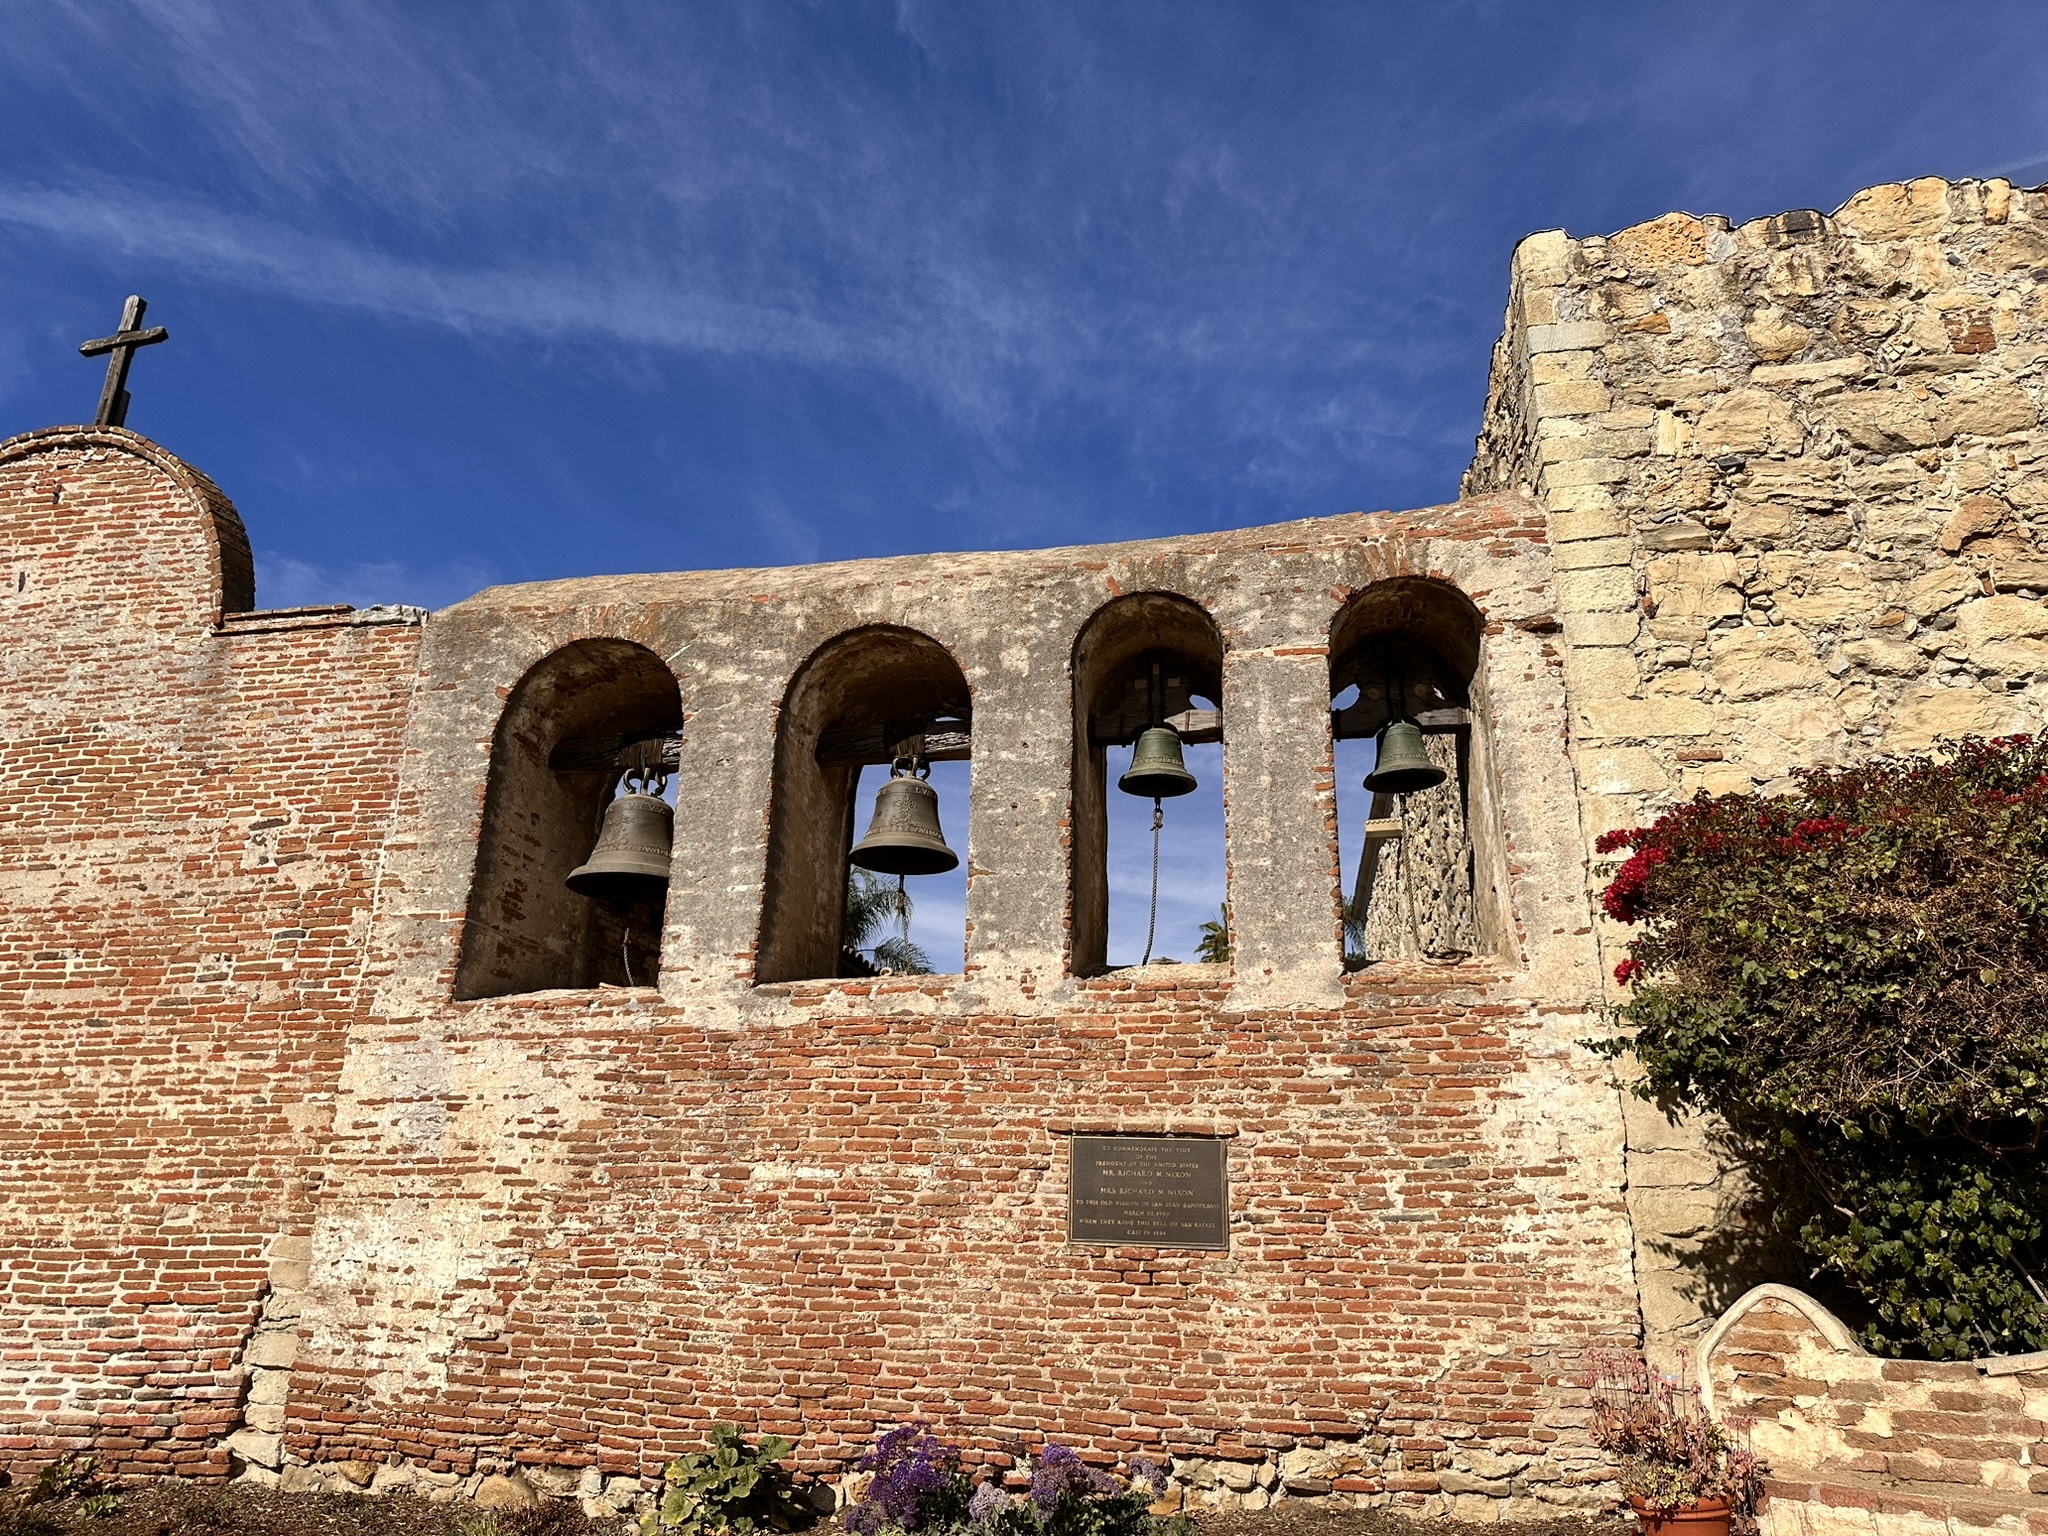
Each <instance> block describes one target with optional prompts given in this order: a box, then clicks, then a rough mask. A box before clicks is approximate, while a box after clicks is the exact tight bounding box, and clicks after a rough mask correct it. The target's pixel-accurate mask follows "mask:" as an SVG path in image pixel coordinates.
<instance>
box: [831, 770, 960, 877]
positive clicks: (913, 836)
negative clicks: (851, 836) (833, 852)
mask: <svg viewBox="0 0 2048 1536" xmlns="http://www.w3.org/2000/svg"><path fill="white" fill-rule="evenodd" d="M847 858H849V859H851V860H852V861H853V862H854V863H856V864H858V865H859V866H860V867H861V868H862V869H872V870H874V871H875V872H876V873H877V874H882V875H943V874H944V873H945V872H946V871H947V870H949V869H955V868H958V867H959V864H960V855H959V854H957V853H955V852H954V851H953V850H952V849H951V848H948V847H947V846H946V839H945V835H944V834H943V833H942V832H940V830H939V792H938V791H937V790H936V789H933V788H932V787H931V785H929V784H927V783H925V781H924V780H923V779H921V778H919V777H918V776H917V775H916V774H915V773H914V772H912V771H911V770H910V769H907V768H897V769H895V770H894V771H893V772H892V773H891V774H890V775H889V777H888V778H887V779H885V780H884V781H883V783H882V787H881V790H880V791H879V792H878V793H877V794H876V795H875V815H874V819H873V820H872V821H870V822H869V823H868V835H867V836H866V837H864V838H862V839H861V840H860V841H859V842H857V843H855V844H854V845H853V851H852V852H851V853H849V854H847Z"/></svg>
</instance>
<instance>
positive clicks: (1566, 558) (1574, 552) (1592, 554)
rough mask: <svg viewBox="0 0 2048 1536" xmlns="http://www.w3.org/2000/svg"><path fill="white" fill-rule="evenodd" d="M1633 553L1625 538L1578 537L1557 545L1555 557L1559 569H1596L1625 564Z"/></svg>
mask: <svg viewBox="0 0 2048 1536" xmlns="http://www.w3.org/2000/svg"><path fill="white" fill-rule="evenodd" d="M1633 553H1634V550H1633V547H1632V545H1631V543H1630V541H1629V540H1628V539H1627V538H1625V537H1624V538H1606V539H1578V540H1574V541H1573V542H1571V543H1569V544H1560V545H1558V546H1557V552H1556V555H1555V559H1556V561H1557V568H1558V569H1559V570H1561V571H1582V570H1597V569H1598V568H1600V567H1601V566H1608V565H1613V566H1626V565H1627V564H1628V563H1629V560H1630V557H1631V556H1632V554H1633Z"/></svg>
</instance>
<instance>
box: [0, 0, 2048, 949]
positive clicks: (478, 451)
mask: <svg viewBox="0 0 2048 1536" xmlns="http://www.w3.org/2000/svg"><path fill="white" fill-rule="evenodd" d="M4 19H5V25H4V27H0V65H4V68H5V73H6V79H7V81H8V86H7V89H6V91H5V92H0V434H6V433H12V432H14V431H18V430H25V429H28V428H32V427H38V426H44V425H49V424H53V423H57V422H65V421H76V420H79V419H81V418H82V417H85V416H89V415H90V413H91V410H92V407H93V405H94V403H95V401H96V399H97V395H98V389H99V374H100V369H99V365H98V364H97V363H94V362H88V361H85V360H83V359H81V358H79V357H78V355H77V353H76V350H75V348H76V346H77V343H78V342H79V341H80V340H82V339H84V338H86V337H88V336H96V335H100V334H103V333H105V332H107V331H109V330H111V329H113V327H114V322H115V321H116V319H117V318H118V315H119V309H120V301H121V298H122V296H123V295H124V294H126V293H129V292H140V293H142V294H144V295H146V296H147V297H148V298H149V300H150V303H151V311H150V319H151V320H152V321H153V322H160V323H162V324H165V325H168V326H169V327H170V328H171V331H172V340H171V342H170V343H169V345H167V346H164V347H158V348H154V349H152V350H150V351H148V352H146V353H144V354H143V355H142V356H141V358H140V359H139V360H138V361H137V363H136V367H135V374H134V378H133V381H132V385H131V387H132V389H133V391H134V395H135V402H136V403H135V407H134V411H133V414H132V415H131V418H130V425H131V426H133V427H135V428H136V429H137V430H139V431H142V432H145V433H148V434H149V435H150V436H152V437H155V438H157V439H158V440H159V441H161V442H163V443H164V444H166V445H167V446H169V447H170V448H171V449H173V450H174V451H175V452H177V453H179V454H181V455H183V456H184V457H186V458H188V459H190V460H191V461H192V462H194V463H195V464H197V465H199V466H200V467H201V468H203V469H205V470H206V471H207V472H208V473H209V474H211V475H212V476H214V478H215V479H217V480H218V481H219V482H220V483H221V485H222V486H223V488H224V489H225V490H226V491H227V492H228V494H229V495H230V496H231V497H233V498H234V500H235V501H236V503H237V505H238V506H239V507H240V508H241V510H242V513H243V516H244V518H245V519H246V521H247V522H248V525H249V529H250V534H251V537H252V540H253V542H254V544H255V547H256V550H257V590H258V599H259V601H261V602H263V603H265V604H266V605H272V604H277V605H281V604H289V603H300V602H313V601H324V600H343V601H351V602H356V603H371V602H380V601H386V602H389V601H397V602H413V603H421V604H424V605H427V606H430V607H433V606H440V605H443V604H446V603H448V602H451V601H454V600H455V599H457V598H460V597H462V596H464V595H466V594H467V593H468V592H470V591H472V590H474V589H475V588H477V587H479V586H481V585H484V584H487V583H490V582H494V581H520V580H527V579H540V578H547V577H554V576H563V575H578V574H588V573H602V572H608V571H622V570H661V569H687V568H694V567H706V566H726V565H736V564H756V563H785V562H791V561H802V560H810V559H826V558H839V557H846V556H857V555H875V554H891V553H898V552H903V551H915V550H929V549H958V548H975V547H1018V546H1030V545H1043V544H1057V543H1066V542H1081V541H1088V540H1095V539H1103V538H1128V537H1140V536H1144V535H1150V534H1166V533H1178V532H1185V531H1190V530H1199V529H1206V528H1216V527H1230V526H1239V525H1244V524H1250V523H1258V522H1265V521H1273V520H1277V519H1282V518H1290V517H1298V516H1304V515H1311V514H1317V513H1327V512H1338V511H1345V510H1350V509H1357V508H1364V509H1371V508H1375V507H1386V506H1392V507H1400V506H1412V505H1418V504H1425V503H1429V502H1433V501H1440V500H1444V499H1447V498H1449V497H1451V496H1452V495H1453V494H1454V492H1455V487H1456V483H1457V477H1458V473H1459V471H1460V470H1461V469H1462V468H1463V466H1464V464H1465V462H1466V461H1467V459H1468V457H1469V455H1470V451H1471V443H1472V437H1473V434H1474V432H1475V431H1476V430H1477V426H1478V420H1479V411H1480V406H1481V403H1482V398H1483V393H1484V387H1485V372H1486V361H1487V349H1488V347H1489V345H1490V343H1491V341H1492V339H1493V337H1494V336H1495V334H1496V333H1497V331H1498V327H1499V321H1500V312H1501V306H1502V302H1503V298H1504V288H1505V279H1506V270H1507V257H1508V253H1509V251H1510V249H1511V248H1512V247H1513V245H1514V242H1515V241H1516V240H1517V239H1519V238H1520V237H1521V236H1523V235H1525V234H1527V233H1529V232H1530V231H1532V230H1537V229H1545V228H1554V227H1563V228H1566V229H1569V230H1571V231H1572V232H1573V233H1576V234H1589V233H1597V232H1604V231H1607V230H1612V229H1615V228H1619V227H1621V226H1624V225H1627V224H1631V223H1634V222H1637V221H1639V220H1642V219H1646V218H1652V217H1655V216H1656V215H1658V214H1660V213H1663V212H1666V211H1667V210H1670V209H1674V208H1683V209H1688V210H1690V211H1693V212H1696V213H1711V212H1720V213H1726V214H1728V215H1730V216H1732V217H1734V218H1737V219H1744V218H1749V217H1753V216H1756V215H1759V214H1768V213H1775V212H1778V211H1781V210H1783V209H1785V208H1791V207H1806V206H1815V207H1821V208H1829V207H1832V206H1834V205H1835V204H1836V203H1838V202H1840V201H1841V200H1842V199H1843V198H1844V197H1846V196H1847V195H1848V194H1849V193H1851V192H1853V191H1854V190H1856V189H1857V188H1858V187H1861V186H1864V185H1867V184H1869V183H1872V182H1877V181H1884V180H1894V179H1899V178H1904V177H1909V176H1913V175H1919V174H1925V173H1939V174H1945V175H1952V176H1961V175H1984V174H1994V173H2002V174H2007V175H2011V176H2014V177H2015V178H2017V179H2021V180H2026V181H2039V180H2042V179H2048V8H2044V7H2043V6H2042V5H2041V4H2040V3H2039V0H2024V3H2010V4H1972V3H1969V0H1942V3H1940V4H1933V3H1928V0H1923V3H1919V4H1906V3H1885V0H1866V3H1848V0H1842V3H1806V4H1801V3H1798V0H1775V3H1770V4H1751V3H1740V0H1716V3H1711V4H1709V3H1679V0H1670V3H1665V4H1657V5H1645V4H1642V3H1640V0H1636V3H1628V4H1619V3H1596V0H1588V3H1571V0H1542V3H1538V0H1526V3H1512V4H1511V3H1467V4H1459V3H1435V4H1413V3H1408V4H1392V3H1351V4H1329V5H1314V4H1286V3H1273V0H1266V3H1244V4H1201V3H1196V0H1173V3H1156V4H1155V3H1143V0H1133V3H1118V4H1110V5H1104V4H1101V3H1100V0H1096V3H1090V4H1028V3H1016V4H1007V5H1000V6H998V5H972V4H960V3H953V4H935V3H934V4H926V3H921V0H905V3H900V4H893V5H891V4H862V3H857V0H833V3H817V4H808V5H806V4H775V3H772V0H758V3H749V4H745V5H718V6H708V5H690V4H679V3H674V0H663V3H655V0H645V3H639V4H633V3H626V0H621V3H616V4H608V5H577V4H559V5H549V4H541V3H537V0H532V3H522V4H500V5H489V4H483V3H477V4H463V5H459V6H458V5H453V4H447V3H420V0H414V3H409V4H371V3H358V4H342V3H338V0H323V3H320V4H294V3H291V0H261V3H255V0H250V3H241V4H209V3H200V0H153V3H145V4H124V3H122V0H74V3H63V0H14V3H13V4H11V5H8V6H7V7H6V13H5V18H4ZM1202 905H1205V906H1206V907H1208V908H1209V909H1213V905H1214V903H1213V902H1211V901H1207V900H1206V898H1205V900H1204V902H1203V903H1202ZM1192 910H1193V909H1191V911H1192ZM1204 915H1206V913H1205V914H1204ZM1174 943H1175V946H1176V949H1177V950H1178V951H1182V952H1184V951H1186V950H1187V949H1188V948H1189V947H1190V946H1191V944H1192V938H1191V936H1190V937H1184V938H1177V939H1176V940H1175V941H1174ZM1183 958H1185V954H1184V953H1183Z"/></svg>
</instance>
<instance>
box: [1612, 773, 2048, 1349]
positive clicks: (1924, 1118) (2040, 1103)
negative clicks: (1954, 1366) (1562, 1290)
mask: <svg viewBox="0 0 2048 1536" xmlns="http://www.w3.org/2000/svg"><path fill="white" fill-rule="evenodd" d="M1599 847H1600V850H1601V851H1602V852H1603V853H1610V854H1613V853H1621V852H1624V851H1625V852H1626V855H1627V856H1626V858H1625V859H1623V860H1622V862H1621V864H1620V866H1619V868H1617V869H1616V870H1615V872H1614V875H1613V878H1612V879H1611V881H1610V882H1609V884H1608V886H1607V888H1606V891H1605V892H1604V894H1603V898H1602V900H1603V903H1604V905H1605V907H1606V910H1607V912H1608V914H1609V915H1610V916H1612V917H1614V918H1617V919H1619V920H1620V921H1622V922H1624V923H1629V924H1632V925H1634V928H1635V932H1634V934H1633V936H1632V938H1631V940H1630V943H1629V947H1628V958H1627V959H1625V960H1624V961H1622V962H1621V964H1620V965H1619V966H1618V967H1616V970H1615V978H1616V980H1617V981H1619V982H1620V983H1622V984H1623V986H1624V987H1625V988H1626V989H1627V1001H1626V1003H1625V1004H1623V1005H1622V1007H1621V1008H1620V1010H1619V1020H1620V1023H1621V1024H1622V1026H1623V1028H1622V1030H1621V1032H1619V1033H1618V1034H1616V1035H1615V1036H1614V1037H1612V1038H1610V1039H1607V1040H1604V1041H1601V1042H1598V1043H1597V1044H1598V1047H1599V1048H1600V1049H1602V1050H1603V1051H1605V1052H1606V1053H1607V1054H1609V1055H1613V1056H1619V1055H1621V1054H1622V1053H1624V1052H1626V1051H1630V1050H1633V1052H1634V1053H1635V1057H1636V1060H1637V1062H1638V1063H1639V1064H1640V1067H1641V1070H1642V1080H1641V1083H1640V1086H1639V1090H1638V1091H1640V1092H1641V1093H1643V1094H1644V1095H1645V1096H1646V1097H1651V1098H1655V1099H1657V1100H1659V1101H1661V1102H1663V1103H1665V1104H1667V1105H1670V1106H1674V1107H1676V1106H1683V1107H1686V1108H1691V1109H1698V1110H1706V1111H1711V1112H1713V1113H1714V1114H1717V1115H1719V1116H1721V1117H1722V1118H1723V1119H1724V1120H1725V1121H1727V1123H1728V1124H1729V1125H1730V1126H1731V1127H1732V1128H1733V1130H1734V1131H1735V1132H1736V1133H1737V1135H1738V1136H1740V1137H1741V1138H1742V1140H1743V1141H1744V1144H1745V1145H1747V1146H1748V1147H1750V1148H1752V1149H1754V1155H1755V1156H1756V1157H1758V1158H1759V1160H1760V1162H1761V1164H1762V1165H1763V1166H1760V1168H1759V1172H1760V1173H1761V1174H1762V1175H1763V1176H1764V1181H1765V1184H1766V1187H1768V1188H1770V1189H1772V1190H1773V1191H1774V1192H1775V1193H1777V1195H1778V1196H1779V1199H1780V1202H1781V1203H1780V1204H1779V1206H1778V1209H1777V1212H1776V1216H1775V1219H1776V1220H1777V1221H1778V1222H1779V1223H1781V1224H1782V1225H1783V1226H1784V1228H1785V1229H1786V1230H1787V1231H1788V1232H1791V1233H1793V1234H1794V1235H1795V1236H1796V1238H1797V1240H1798V1242H1799V1244H1800V1245H1801V1247H1803V1248H1804V1250H1805V1251H1806V1252H1807V1253H1808V1254H1809V1255H1811V1257H1812V1259H1813V1260H1814V1263H1815V1265H1816V1267H1817V1268H1818V1269H1819V1270H1822V1271H1825V1272H1830V1273H1832V1274H1834V1275H1835V1276H1837V1277H1839V1279H1840V1280H1841V1281H1842V1282H1843V1283H1844V1284H1846V1285H1847V1286H1848V1287H1849V1288H1850V1289H1851V1290H1853V1291H1854V1292H1856V1293H1857V1294H1858V1295H1860V1296H1861V1297H1862V1298H1863V1299H1864V1301H1866V1302H1867V1303H1868V1307H1869V1314H1870V1315H1869V1321H1868V1323H1867V1324H1866V1326H1865V1328H1864V1330H1863V1333H1864V1338H1865V1341H1866V1343H1867V1344H1868V1345H1869V1347H1870V1348H1872V1349H1873V1350H1875V1351H1878V1352H1880V1353H1887V1354H1913V1355H1925V1356H1929V1357H1932V1358H1935V1359H1942V1358H1965V1357H1970V1356H1976V1355H1985V1354H1993V1353H2010V1352H2017V1351H2027V1350H2036V1349H2044V1348H2048V1288H2044V1286H2048V1241H2044V1232H2043V1221H2044V1217H2048V1159H2044V1155H2043V1153H2044V1129H2048V740H2042V739H2036V738H2033V737H2024V736H2018V737H2007V738H2003V739H2001V740H1997V741H1977V740H1966V741H1963V742H1960V743H1956V744H1954V745H1952V746H1950V747H1948V748H1946V749H1944V750H1943V751H1942V752H1941V753H1939V754H1937V755H1933V756H1927V757H1912V758H1880V759H1875V760H1872V761H1870V762H1866V763H1864V764H1861V765H1860V766H1857V767H1853V768H1845V769H1832V770H1819V771H1814V772H1810V773H1807V774H1805V775H1803V776H1802V778H1801V780H1800V784H1799V787H1798V789H1797V791H1796V792H1794V793H1792V794H1789V795H1783V796H1776V797H1769V798H1766V797H1762V796H1756V795H1724V796H1721V797H1719V798H1712V799H1710V798H1707V797H1705V796H1701V797H1700V798H1699V799H1696V800H1694V801H1692V802H1691V803H1689V804H1686V805H1681V806H1679V807H1677V808H1676V809H1674V810H1672V811H1671V812H1669V813H1668V814H1667V815H1665V816H1663V817H1662V818H1660V819H1659V820H1658V821H1657V822H1656V823H1654V824H1653V825H1651V826H1648V827H1639V828H1636V829H1634V830H1632V831H1627V832H1619V833H1610V834H1608V835H1607V836H1605V837H1603V838H1602V839H1601V840H1600V844H1599Z"/></svg>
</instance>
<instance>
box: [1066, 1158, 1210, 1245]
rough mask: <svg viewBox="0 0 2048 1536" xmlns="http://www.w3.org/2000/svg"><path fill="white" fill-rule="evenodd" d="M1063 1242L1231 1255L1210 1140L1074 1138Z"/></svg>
mask: <svg viewBox="0 0 2048 1536" xmlns="http://www.w3.org/2000/svg"><path fill="white" fill-rule="evenodd" d="M1070 1145H1071V1147H1072V1152H1071V1154H1070V1158H1069V1162H1068V1169H1067V1175H1068V1176H1067V1238H1068V1240H1069V1241H1070V1242H1076V1243H1107V1244H1111V1245H1113V1246H1118V1247H1139V1248H1219V1249H1228V1248H1229V1247H1230V1178H1229V1171H1228V1169H1227V1167H1226V1166H1225V1162H1224V1158H1225V1151H1224V1149H1225V1147H1227V1146H1228V1145H1229V1144H1228V1143H1227V1142H1225V1141H1223V1140H1222V1139H1221V1138H1219V1137H1215V1136H1075V1137H1073V1138H1072V1139H1071V1142H1070Z"/></svg>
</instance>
